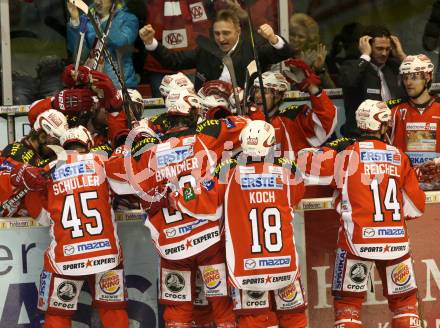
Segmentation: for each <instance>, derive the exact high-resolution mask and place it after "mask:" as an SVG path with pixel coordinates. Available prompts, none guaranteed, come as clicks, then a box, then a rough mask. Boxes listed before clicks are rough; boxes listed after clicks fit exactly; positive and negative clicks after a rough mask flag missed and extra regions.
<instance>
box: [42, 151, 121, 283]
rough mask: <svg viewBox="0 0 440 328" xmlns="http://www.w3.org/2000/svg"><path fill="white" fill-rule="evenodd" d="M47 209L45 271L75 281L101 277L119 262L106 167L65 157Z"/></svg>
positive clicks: (91, 157) (91, 159) (86, 158)
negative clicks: (47, 231) (81, 276)
mask: <svg viewBox="0 0 440 328" xmlns="http://www.w3.org/2000/svg"><path fill="white" fill-rule="evenodd" d="M47 188H48V191H47V195H46V197H47V199H46V204H45V208H46V210H47V219H48V223H50V235H51V243H50V245H49V247H48V249H47V250H46V252H45V259H44V261H45V263H44V264H45V269H46V270H52V271H53V272H56V273H58V274H63V275H70V276H77V275H89V274H94V273H97V272H103V271H107V270H110V269H112V268H114V267H116V266H117V265H118V264H119V263H120V261H121V260H122V253H121V249H120V246H119V239H118V235H117V231H116V224H115V217H114V213H113V209H112V207H111V200H110V191H109V185H108V182H107V180H106V173H105V169H104V162H103V160H102V159H101V158H100V156H99V155H97V154H93V153H88V154H79V153H76V152H74V153H69V154H68V157H67V161H66V162H65V163H60V162H58V163H57V166H56V168H55V169H54V170H53V172H52V173H51V175H50V178H49V179H48V186H47Z"/></svg>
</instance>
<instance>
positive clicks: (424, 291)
mask: <svg viewBox="0 0 440 328" xmlns="http://www.w3.org/2000/svg"><path fill="white" fill-rule="evenodd" d="M439 213H440V204H427V205H426V211H425V214H424V215H423V216H422V217H421V218H418V219H416V220H412V221H409V222H408V232H409V235H410V239H411V240H410V241H411V252H412V256H413V260H414V263H415V273H416V281H417V285H418V287H419V297H420V299H421V301H422V311H423V316H424V320H425V322H426V325H425V327H429V328H431V327H435V328H440V251H439V246H438V240H439V239H440V214H439ZM337 231H338V215H337V213H336V211H335V210H333V209H331V210H330V209H326V210H319V211H306V212H305V238H306V260H307V289H308V303H309V307H308V311H309V327H310V328H321V327H332V325H333V323H334V315H333V298H332V296H331V283H332V279H333V267H334V260H335V245H336V239H337ZM302 271H303V272H304V270H302ZM372 285H373V286H372ZM391 318H392V313H391V311H389V309H388V306H387V300H386V298H384V297H383V295H382V282H381V280H380V278H379V274H378V273H377V272H374V273H373V274H372V275H371V280H370V283H369V291H368V293H367V296H366V297H365V301H364V305H363V308H362V322H363V326H364V327H365V328H391Z"/></svg>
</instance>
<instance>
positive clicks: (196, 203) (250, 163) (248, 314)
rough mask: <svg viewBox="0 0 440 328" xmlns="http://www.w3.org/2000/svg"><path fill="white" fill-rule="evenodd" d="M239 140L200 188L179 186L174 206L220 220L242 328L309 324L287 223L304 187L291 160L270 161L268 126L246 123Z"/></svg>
mask: <svg viewBox="0 0 440 328" xmlns="http://www.w3.org/2000/svg"><path fill="white" fill-rule="evenodd" d="M240 140H241V149H242V153H239V154H238V155H237V156H236V157H234V158H231V159H229V160H227V161H225V162H222V163H221V164H219V166H218V167H217V169H216V174H215V177H214V178H213V179H209V180H205V181H204V182H203V184H202V187H201V188H200V189H199V190H196V191H195V190H194V189H193V188H192V187H191V186H186V187H184V188H183V189H182V191H181V194H180V195H179V197H178V200H179V201H178V208H179V209H180V210H181V211H182V212H184V213H186V214H189V215H191V216H193V217H196V218H200V219H201V218H205V217H210V216H216V215H217V217H218V218H219V219H220V218H221V217H222V216H223V215H224V225H225V234H226V259H227V260H226V261H227V262H226V263H227V267H228V272H229V281H230V283H231V284H232V286H233V288H232V290H233V299H234V310H235V311H236V313H237V314H238V316H239V327H249V328H251V327H252V328H258V327H262V328H263V327H264V328H265V327H275V326H277V325H279V327H285V328H287V327H297V328H301V327H306V326H307V320H306V316H305V307H306V306H305V297H304V293H303V290H302V287H301V282H300V279H299V267H298V256H297V253H296V249H295V241H294V235H293V224H292V220H293V211H294V208H295V205H296V204H297V203H298V202H299V201H300V200H301V197H302V195H303V193H304V185H303V183H302V180H300V179H295V175H296V165H295V163H294V162H293V161H291V160H289V159H286V158H279V157H275V158H274V157H273V156H274V155H273V150H272V151H271V147H272V145H273V144H274V142H275V130H274V128H273V127H272V126H271V125H270V124H269V123H266V122H264V121H258V120H256V121H251V122H249V123H248V124H247V126H246V127H245V128H244V129H243V130H242V133H241V136H240ZM196 194H199V195H196ZM223 208H224V209H223ZM223 211H224V214H223Z"/></svg>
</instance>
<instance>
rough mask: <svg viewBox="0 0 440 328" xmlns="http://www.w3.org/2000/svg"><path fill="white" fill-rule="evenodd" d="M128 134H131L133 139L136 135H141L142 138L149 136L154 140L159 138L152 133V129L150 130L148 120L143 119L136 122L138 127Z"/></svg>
mask: <svg viewBox="0 0 440 328" xmlns="http://www.w3.org/2000/svg"><path fill="white" fill-rule="evenodd" d="M130 134H132V135H133V136H134V137H136V136H137V135H141V136H143V137H147V136H150V137H154V138H159V137H158V135H157V133H156V132H154V131H153V129H152V128H150V124H149V119H148V118H143V119H142V120H140V121H138V125H137V126H136V127H134V128H133V129H132V130H131V131H130Z"/></svg>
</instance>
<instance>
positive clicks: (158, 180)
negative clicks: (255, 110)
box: [106, 117, 247, 260]
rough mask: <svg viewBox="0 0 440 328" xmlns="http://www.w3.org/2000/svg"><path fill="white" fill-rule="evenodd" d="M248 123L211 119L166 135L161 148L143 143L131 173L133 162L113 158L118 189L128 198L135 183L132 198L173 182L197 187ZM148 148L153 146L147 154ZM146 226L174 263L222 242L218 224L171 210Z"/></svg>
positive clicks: (113, 180) (133, 153)
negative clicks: (144, 148)
mask: <svg viewBox="0 0 440 328" xmlns="http://www.w3.org/2000/svg"><path fill="white" fill-rule="evenodd" d="M246 122H247V120H246V119H243V118H240V117H237V118H231V119H229V118H228V119H225V120H207V121H205V122H203V123H201V124H199V125H198V126H197V128H196V129H185V130H181V131H176V132H173V133H168V134H166V135H165V136H164V138H163V140H162V142H161V143H160V144H155V143H157V142H158V140H157V139H155V140H154V138H147V139H145V140H142V141H141V142H139V143H138V144H136V145H135V146H133V148H132V150H131V156H132V159H131V160H129V161H128V162H129V163H130V165H128V166H131V168H129V169H127V168H126V166H127V165H126V163H127V157H126V159H125V164H124V158H123V157H122V156H113V157H112V158H110V160H109V161H108V162H107V163H106V171H107V173H108V175H109V178H110V181H111V184H112V188H113V189H114V190H115V191H116V192H117V193H124V191H123V189H126V182H129V183H130V185H131V186H130V188H129V189H128V190H126V192H127V193H134V192H135V193H138V194H140V195H142V193H148V194H150V195H151V194H152V192H151V191H152V190H154V189H155V188H157V187H158V186H160V185H166V184H167V183H170V182H171V183H174V184H178V185H180V186H186V185H192V186H196V185H197V184H198V183H199V182H200V179H201V177H204V176H205V175H206V174H207V171H209V169H210V168H211V167H215V164H216V163H217V161H218V158H220V156H221V155H222V153H223V146H224V143H225V142H229V143H230V145H229V146H228V148H230V149H234V148H236V147H237V146H238V144H239V135H240V131H241V129H242V128H243V127H244V126H245V125H246ZM146 145H149V146H147V149H146V150H145V151H142V148H143V147H145V146H146ZM121 182H122V183H121ZM130 189H131V190H130ZM144 197H146V195H145V194H144ZM145 225H146V226H147V227H148V228H149V229H150V231H151V237H152V239H153V241H154V243H155V246H156V248H157V250H158V252H159V254H160V256H161V257H163V258H166V259H170V260H179V259H184V258H188V257H191V256H193V255H195V254H198V253H200V252H202V251H203V250H205V249H206V248H208V247H209V246H211V245H213V244H215V243H217V242H219V241H220V238H221V231H220V227H219V223H218V221H217V220H211V219H210V218H208V217H206V218H201V219H198V218H194V217H191V216H189V215H186V214H183V213H181V212H179V211H175V210H174V209H171V208H163V209H162V210H160V211H159V212H157V213H156V214H153V215H149V216H148V218H147V220H146V221H145Z"/></svg>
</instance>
